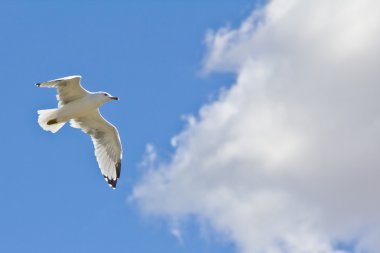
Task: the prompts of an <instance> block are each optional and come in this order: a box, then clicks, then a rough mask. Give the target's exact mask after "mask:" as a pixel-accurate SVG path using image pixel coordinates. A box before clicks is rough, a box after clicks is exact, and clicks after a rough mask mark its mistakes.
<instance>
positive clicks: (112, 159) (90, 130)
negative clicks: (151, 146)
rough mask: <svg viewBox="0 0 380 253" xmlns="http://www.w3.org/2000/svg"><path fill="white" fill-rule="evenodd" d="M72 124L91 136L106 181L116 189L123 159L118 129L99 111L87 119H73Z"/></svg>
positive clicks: (95, 111) (93, 112)
mask: <svg viewBox="0 0 380 253" xmlns="http://www.w3.org/2000/svg"><path fill="white" fill-rule="evenodd" d="M70 124H71V126H72V127H74V128H81V129H82V131H83V132H85V133H87V134H89V135H90V136H91V139H92V142H93V143H94V148H95V156H96V160H97V161H98V164H99V167H100V170H101V172H102V174H103V176H104V179H105V180H106V181H107V182H108V184H109V185H110V186H111V187H112V188H114V189H115V188H116V183H117V179H118V178H120V170H121V158H122V148H121V142H120V137H119V133H118V131H117V129H116V127H114V126H113V125H112V124H111V123H109V122H108V121H107V120H105V119H104V118H103V117H102V115H101V114H100V112H99V110H97V109H96V110H94V111H92V112H91V113H89V114H88V115H86V116H85V117H81V118H75V119H72V120H71V121H70Z"/></svg>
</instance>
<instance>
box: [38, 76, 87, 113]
mask: <svg viewBox="0 0 380 253" xmlns="http://www.w3.org/2000/svg"><path fill="white" fill-rule="evenodd" d="M81 78H82V77H81V76H67V77H63V78H59V79H55V80H51V81H47V82H43V83H37V84H36V85H37V86H38V87H49V88H57V89H58V95H57V100H58V101H59V103H58V106H59V107H61V106H63V105H65V104H68V103H70V102H71V101H73V100H76V99H78V98H81V97H84V96H86V95H87V94H88V92H87V91H86V90H85V89H84V88H83V87H82V86H81V85H80V80H81Z"/></svg>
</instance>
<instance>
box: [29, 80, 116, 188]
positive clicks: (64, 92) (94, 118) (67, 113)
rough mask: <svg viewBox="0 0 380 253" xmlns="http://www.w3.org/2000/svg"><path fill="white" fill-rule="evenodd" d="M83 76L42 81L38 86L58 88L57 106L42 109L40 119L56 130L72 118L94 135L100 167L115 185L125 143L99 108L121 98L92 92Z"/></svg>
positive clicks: (112, 185) (41, 123)
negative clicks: (84, 81) (82, 78)
mask: <svg viewBox="0 0 380 253" xmlns="http://www.w3.org/2000/svg"><path fill="white" fill-rule="evenodd" d="M80 80H81V76H68V77H64V78H59V79H55V80H51V81H47V82H43V83H37V84H36V85H37V86H38V87H50V88H57V91H58V95H57V99H58V108H56V109H46V110H39V111H38V114H39V117H38V123H39V124H40V126H41V127H42V129H44V130H46V131H51V132H52V133H55V132H57V131H58V130H59V129H60V128H61V127H63V125H64V124H65V123H66V122H67V121H70V125H71V126H72V127H74V128H80V129H82V131H83V132H85V133H87V134H89V135H90V136H91V139H92V142H93V143H94V148H95V156H96V160H97V161H98V164H99V167H100V170H101V172H102V174H103V176H104V178H105V180H106V181H107V182H108V184H109V185H110V186H111V187H112V188H115V187H116V183H117V180H118V178H120V169H121V158H122V147H121V142H120V137H119V133H118V131H117V129H116V127H114V126H113V125H112V124H111V123H109V122H108V121H107V120H105V119H104V118H103V117H102V115H101V114H100V112H99V107H100V106H101V105H103V104H104V103H106V102H108V101H110V100H118V98H117V97H113V96H111V95H110V94H108V93H106V92H89V91H87V90H85V89H84V88H83V87H82V86H81V85H80Z"/></svg>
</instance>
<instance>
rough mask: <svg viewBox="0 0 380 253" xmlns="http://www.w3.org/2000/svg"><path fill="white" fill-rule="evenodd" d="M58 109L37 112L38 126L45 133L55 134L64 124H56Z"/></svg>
mask: <svg viewBox="0 0 380 253" xmlns="http://www.w3.org/2000/svg"><path fill="white" fill-rule="evenodd" d="M57 111H58V109H46V110H39V111H38V124H40V126H41V127H42V129H43V130H45V131H50V132H52V133H55V132H57V131H58V130H59V129H61V127H63V125H64V124H65V123H66V122H57Z"/></svg>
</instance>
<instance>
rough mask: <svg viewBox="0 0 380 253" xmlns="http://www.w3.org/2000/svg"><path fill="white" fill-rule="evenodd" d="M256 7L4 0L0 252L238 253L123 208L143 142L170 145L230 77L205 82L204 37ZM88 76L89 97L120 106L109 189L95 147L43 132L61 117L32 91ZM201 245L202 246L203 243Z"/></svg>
mask: <svg viewBox="0 0 380 253" xmlns="http://www.w3.org/2000/svg"><path fill="white" fill-rule="evenodd" d="M253 6H254V5H253V1H247V0H239V1H149V0H148V1H2V3H1V8H0V31H1V39H0V68H1V77H2V78H1V87H2V95H3V99H2V100H1V102H0V103H1V106H2V108H3V109H2V115H3V116H2V117H3V119H2V124H1V126H0V128H1V132H2V133H3V135H2V144H1V154H2V160H3V163H2V166H1V171H2V173H1V174H2V179H3V180H2V183H1V184H0V203H1V208H0V217H1V218H0V251H1V252H39V253H41V252H136V253H137V252H144V253H148V252H166V253H169V252H232V251H233V250H232V246H231V245H230V244H229V243H226V242H224V241H223V240H219V239H218V240H216V239H215V238H214V239H213V238H210V237H208V236H206V237H208V239H206V240H205V239H204V237H205V235H204V234H203V235H202V232H200V230H199V229H198V228H197V227H195V226H193V225H191V224H188V225H187V226H188V227H187V229H186V230H187V231H188V232H186V236H185V240H184V241H183V242H179V241H178V240H177V239H175V238H174V237H173V236H172V235H171V234H170V232H169V230H168V228H167V225H166V224H165V223H160V222H159V221H157V220H155V221H151V220H150V219H147V218H146V217H143V216H142V215H140V214H139V212H138V211H137V209H136V207H135V206H134V204H131V203H129V202H128V201H127V198H128V196H129V195H130V193H131V189H132V187H133V185H134V184H135V182H136V181H137V180H138V178H139V177H140V176H141V173H142V172H141V169H139V166H138V164H139V163H140V162H141V160H142V157H143V153H144V150H145V146H146V144H147V143H154V144H157V145H158V146H160V147H161V149H162V151H163V153H167V154H168V153H169V152H171V147H170V145H169V140H170V137H171V136H172V135H174V134H175V133H177V132H179V131H180V130H181V129H182V128H183V126H184V122H183V121H182V120H181V115H183V114H188V113H195V112H196V111H197V110H198V108H199V106H200V105H201V104H202V103H204V102H207V101H208V100H209V97H210V95H212V94H214V93H215V92H216V91H217V89H218V87H219V86H221V85H227V84H230V81H229V80H230V78H231V77H230V76H228V75H224V76H223V75H221V76H214V77H212V76H209V77H201V76H200V74H199V72H200V69H201V63H202V59H203V57H204V52H205V46H204V44H203V40H204V36H205V34H206V31H207V30H208V29H210V28H217V27H219V26H223V25H225V24H226V23H227V22H231V23H232V24H238V23H239V22H240V20H241V19H242V18H243V17H245V16H247V15H248V14H249V13H250V11H251V9H252V7H253ZM77 74H79V75H82V76H83V80H82V83H83V85H84V86H85V88H87V89H88V90H90V91H99V90H104V91H107V92H109V93H111V94H113V95H115V96H118V97H120V98H121V100H120V101H118V102H116V103H110V104H107V105H105V106H104V107H103V108H102V113H103V115H104V116H105V117H106V118H107V119H108V120H109V121H111V122H112V123H114V124H115V125H116V126H117V127H118V129H119V132H120V135H121V139H122V144H123V147H124V159H123V166H122V175H121V180H120V181H119V184H118V188H117V190H115V191H112V190H111V189H110V188H109V187H108V186H107V184H106V183H105V182H104V180H103V178H102V176H101V174H100V171H99V169H98V166H97V163H96V160H95V157H94V154H93V147H92V143H91V141H90V138H89V137H88V136H86V135H85V134H83V133H82V132H81V131H79V130H76V129H72V128H70V127H69V126H68V125H66V126H65V127H64V128H63V129H61V131H59V132H58V133H57V134H51V133H49V132H45V131H43V130H42V129H41V128H40V127H39V126H38V124H37V121H36V120H37V113H36V111H37V110H39V109H46V108H54V107H56V100H55V91H54V90H50V89H38V88H36V87H35V86H34V84H35V83H36V82H41V81H46V80H50V79H54V78H58V77H62V76H67V75H77ZM202 238H203V239H202Z"/></svg>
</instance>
